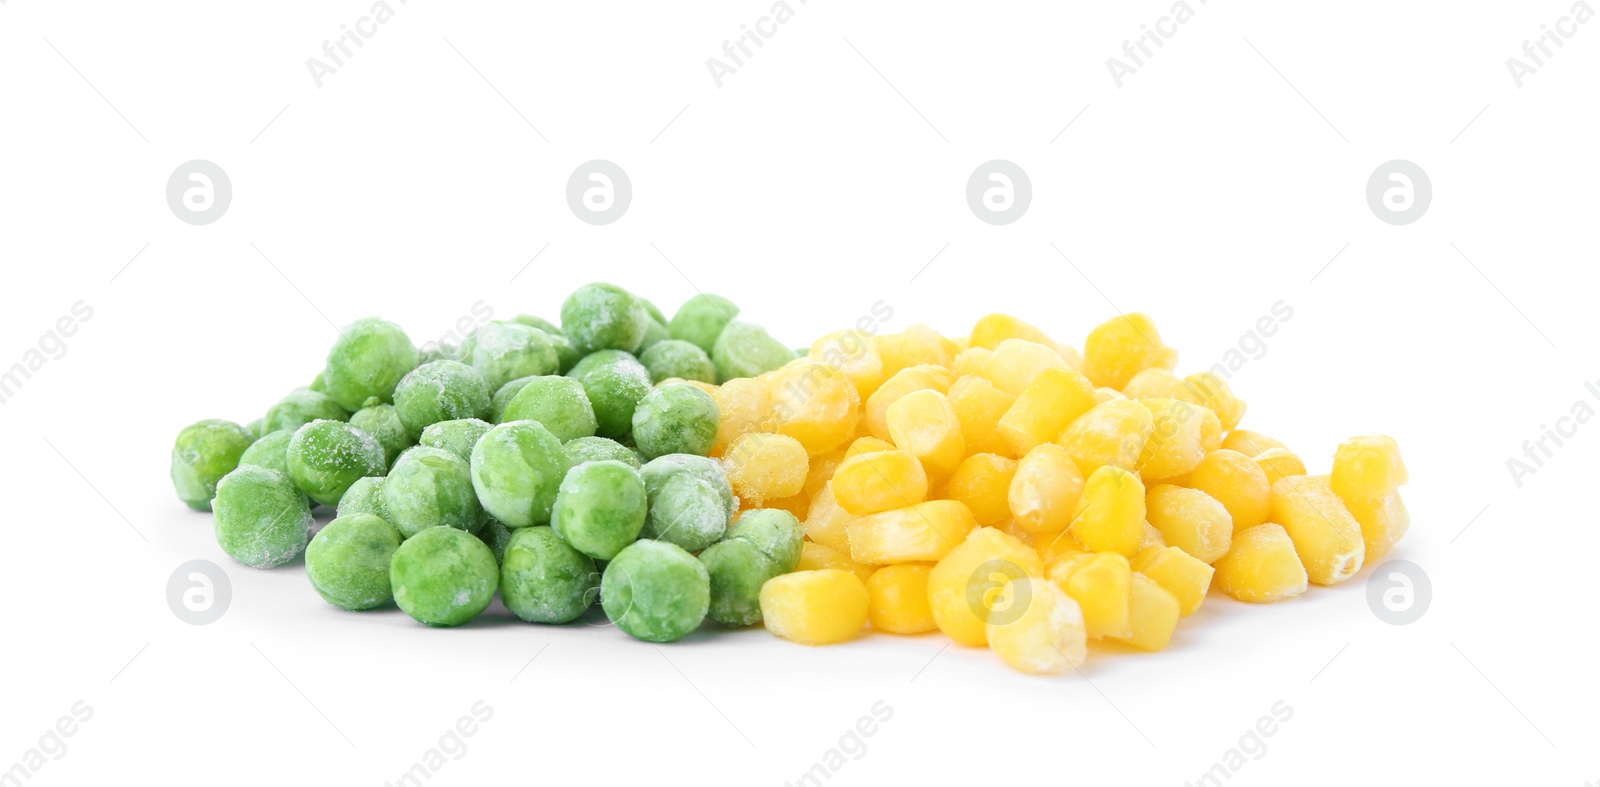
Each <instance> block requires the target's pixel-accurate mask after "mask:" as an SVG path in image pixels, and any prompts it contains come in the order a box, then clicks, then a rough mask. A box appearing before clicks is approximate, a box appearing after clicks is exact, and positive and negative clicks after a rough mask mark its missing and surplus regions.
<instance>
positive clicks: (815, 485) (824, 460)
mask: <svg viewBox="0 0 1600 787" xmlns="http://www.w3.org/2000/svg"><path fill="white" fill-rule="evenodd" d="M844 451H845V449H843V448H835V449H833V450H832V451H829V452H827V453H825V454H817V455H816V456H813V457H811V462H810V467H809V468H807V469H806V486H805V489H804V490H803V491H802V492H801V494H803V495H805V496H806V500H811V499H812V498H815V497H816V496H817V493H818V492H820V491H822V488H823V487H825V486H827V485H828V482H829V481H832V480H833V474H834V473H835V472H837V471H838V470H839V465H841V464H844V460H845V455H844Z"/></svg>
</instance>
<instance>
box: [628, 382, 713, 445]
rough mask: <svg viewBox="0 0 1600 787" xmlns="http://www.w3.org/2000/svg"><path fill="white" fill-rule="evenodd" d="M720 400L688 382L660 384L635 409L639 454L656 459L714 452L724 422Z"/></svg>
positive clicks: (634, 431) (634, 421)
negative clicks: (719, 430)
mask: <svg viewBox="0 0 1600 787" xmlns="http://www.w3.org/2000/svg"><path fill="white" fill-rule="evenodd" d="M721 423H722V421H721V416H720V415H719V414H718V412H717V400H715V399H712V398H711V394H708V393H706V392H705V391H702V390H700V389H699V388H696V387H694V386H692V385H690V384H688V383H666V384H664V385H659V386H656V387H655V388H654V389H652V390H651V391H650V392H649V393H648V394H645V397H644V398H643V399H640V400H639V406H638V407H636V408H634V411H633V439H634V442H635V443H637V444H638V446H639V453H642V454H644V455H645V456H646V457H647V458H650V459H654V458H656V457H658V456H665V455H667V454H700V455H704V454H707V453H710V451H711V446H712V445H713V444H714V443H716V441H717V427H718V425H719V424H721Z"/></svg>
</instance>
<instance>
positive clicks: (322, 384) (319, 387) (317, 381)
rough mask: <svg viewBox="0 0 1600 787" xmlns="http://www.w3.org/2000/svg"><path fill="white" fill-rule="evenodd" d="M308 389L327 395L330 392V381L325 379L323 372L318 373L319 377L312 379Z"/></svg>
mask: <svg viewBox="0 0 1600 787" xmlns="http://www.w3.org/2000/svg"><path fill="white" fill-rule="evenodd" d="M306 387H307V388H309V389H311V390H313V391H316V392H317V393H320V394H325V393H327V392H328V381H327V380H326V379H324V378H323V376H322V372H317V376H316V377H313V378H311V384H310V385H307V386H306Z"/></svg>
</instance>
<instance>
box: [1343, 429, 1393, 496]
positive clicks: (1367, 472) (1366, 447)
mask: <svg viewBox="0 0 1600 787" xmlns="http://www.w3.org/2000/svg"><path fill="white" fill-rule="evenodd" d="M1406 480H1407V478H1406V463H1405V462H1404V461H1403V460H1402V459H1401V458H1400V445H1399V444H1398V443H1396V442H1395V441H1394V438H1393V437H1389V436H1387V435H1381V434H1375V435H1366V436H1364V437H1352V438H1350V439H1349V440H1346V441H1344V442H1343V443H1341V444H1340V445H1339V450H1338V452H1336V453H1335V454H1334V455H1333V479H1332V481H1333V491H1334V492H1335V493H1337V494H1338V495H1339V497H1341V498H1344V499H1345V500H1378V499H1381V498H1385V497H1388V496H1389V495H1391V494H1394V490H1396V489H1399V488H1400V485H1401V484H1404V483H1405V482H1406Z"/></svg>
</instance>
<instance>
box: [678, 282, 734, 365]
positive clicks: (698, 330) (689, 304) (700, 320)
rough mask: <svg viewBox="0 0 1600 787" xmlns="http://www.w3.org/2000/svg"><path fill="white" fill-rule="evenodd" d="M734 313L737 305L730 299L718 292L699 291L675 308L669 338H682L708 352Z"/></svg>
mask: <svg viewBox="0 0 1600 787" xmlns="http://www.w3.org/2000/svg"><path fill="white" fill-rule="evenodd" d="M738 316H739V307H738V306H737V305H736V304H734V302H733V301H730V300H728V299H727V298H724V297H722V296H721V295H710V294H700V295H696V296H694V297H693V298H690V299H689V300H687V301H684V302H683V305H682V306H679V307H678V313H677V314H674V315H672V323H671V324H670V325H669V326H668V330H669V331H670V332H671V333H672V338H674V339H682V340H684V341H686V342H689V343H691V344H693V345H695V346H696V347H699V348H700V349H702V350H705V351H706V352H708V353H709V352H711V348H712V346H713V345H715V344H716V343H717V336H719V335H721V334H722V329H723V328H726V327H728V322H729V321H731V320H732V319H733V318H735V317H738Z"/></svg>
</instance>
